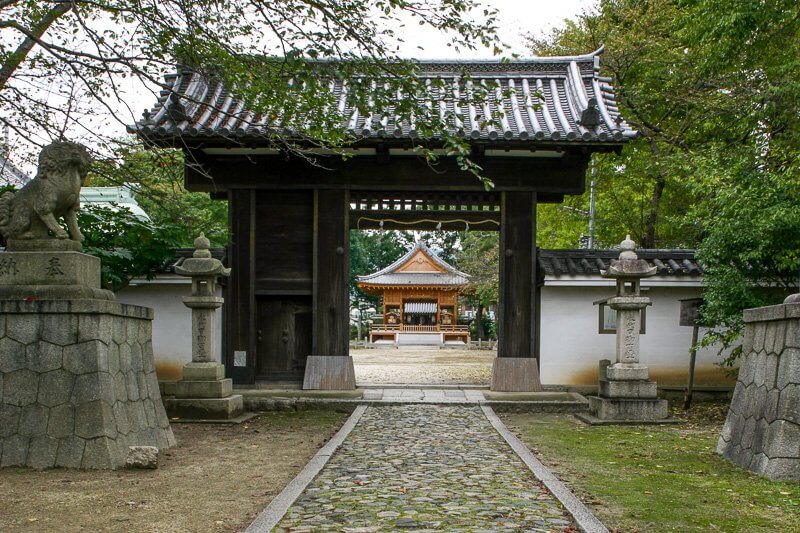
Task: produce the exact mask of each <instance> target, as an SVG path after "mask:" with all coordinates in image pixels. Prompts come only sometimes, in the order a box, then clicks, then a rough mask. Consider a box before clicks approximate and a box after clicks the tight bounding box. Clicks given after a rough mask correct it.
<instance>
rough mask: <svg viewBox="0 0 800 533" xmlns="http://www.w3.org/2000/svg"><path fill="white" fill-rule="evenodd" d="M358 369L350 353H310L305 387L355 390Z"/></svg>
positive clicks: (307, 388)
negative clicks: (326, 354) (354, 365)
mask: <svg viewBox="0 0 800 533" xmlns="http://www.w3.org/2000/svg"><path fill="white" fill-rule="evenodd" d="M355 388H356V371H355V368H354V367H353V358H352V357H350V356H349V355H328V356H325V355H309V356H308V358H307V359H306V371H305V376H304V378H303V389H306V390H355Z"/></svg>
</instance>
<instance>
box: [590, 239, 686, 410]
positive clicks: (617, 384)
mask: <svg viewBox="0 0 800 533" xmlns="http://www.w3.org/2000/svg"><path fill="white" fill-rule="evenodd" d="M635 247H636V244H635V243H634V242H633V241H632V240H631V238H630V235H629V236H628V237H627V238H626V239H625V240H624V241H622V243H621V244H620V250H621V253H620V255H619V259H618V260H614V261H612V262H611V266H610V268H609V269H608V270H607V271H604V272H602V274H603V277H607V278H614V279H616V280H617V294H616V296H614V297H613V298H609V299H608V301H607V303H608V306H609V307H610V308H611V309H613V310H614V311H615V312H616V313H617V343H616V345H617V346H616V348H617V349H616V352H617V353H616V361H615V362H614V363H611V362H610V361H607V360H603V361H601V362H600V384H599V394H598V396H590V397H589V410H590V413H591V414H590V415H588V416H587V415H578V418H580V419H581V420H583V421H585V422H588V423H590V424H614V423H630V422H648V423H657V422H672V420H670V419H668V418H667V416H668V413H667V407H668V405H667V401H666V400H661V399H659V398H658V396H657V384H656V382H655V381H650V380H649V379H648V378H649V375H648V369H647V366H646V365H643V364H642V363H641V362H640V360H639V357H640V356H639V332H640V329H641V316H642V310H643V309H644V308H645V307H647V306H648V305H650V298H648V297H646V296H642V295H641V290H640V281H641V278H645V277H649V276H653V275H655V274H656V268H655V267H652V266H650V265H649V264H648V263H647V261H645V260H643V259H639V257H638V256H637V255H636V253H635V252H634V249H635Z"/></svg>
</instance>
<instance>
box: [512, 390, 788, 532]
mask: <svg viewBox="0 0 800 533" xmlns="http://www.w3.org/2000/svg"><path fill="white" fill-rule="evenodd" d="M726 406H727V403H725V404H698V405H697V406H696V407H693V409H692V412H691V413H690V414H689V415H683V414H681V413H676V415H678V416H681V417H683V423H682V424H680V425H676V426H585V425H583V424H582V423H580V422H578V421H577V420H575V419H574V418H573V417H571V416H567V415H540V414H528V413H524V414H504V415H502V417H503V418H504V419H505V421H506V422H507V424H508V425H509V427H511V428H512V429H513V430H514V431H515V432H516V433H517V434H518V435H519V436H520V438H522V439H523V440H524V441H525V442H526V444H527V445H528V447H530V448H531V449H532V450H533V451H534V453H536V454H537V455H538V456H539V458H540V459H541V460H542V461H543V462H544V463H545V464H547V465H548V466H549V467H551V468H552V469H553V470H554V471H555V472H556V473H557V474H558V475H559V477H560V478H561V479H562V480H564V481H566V482H568V484H569V485H570V486H571V487H572V489H573V490H574V491H575V492H576V493H577V494H578V495H579V496H580V497H581V498H582V499H583V501H584V502H586V503H588V504H589V505H590V506H591V507H593V509H594V512H595V513H596V514H597V515H598V517H599V518H600V519H601V520H603V522H605V523H606V525H607V526H609V527H611V528H618V529H619V530H620V531H699V530H711V531H800V486H798V485H797V484H794V483H777V482H773V481H769V480H767V479H764V478H760V477H758V476H756V475H754V474H751V473H749V472H747V471H746V470H743V469H741V468H739V467H737V466H734V465H733V464H732V463H730V462H728V461H727V460H725V459H724V458H722V457H720V456H718V455H717V454H716V453H715V451H714V450H715V448H716V444H717V438H718V436H719V431H720V429H721V426H722V423H723V422H724V413H725V407H726Z"/></svg>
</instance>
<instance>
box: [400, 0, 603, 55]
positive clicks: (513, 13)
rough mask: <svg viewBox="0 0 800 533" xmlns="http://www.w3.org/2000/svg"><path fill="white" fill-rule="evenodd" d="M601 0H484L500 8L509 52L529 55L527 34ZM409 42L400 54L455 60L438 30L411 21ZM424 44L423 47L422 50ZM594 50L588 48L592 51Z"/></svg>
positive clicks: (474, 52)
mask: <svg viewBox="0 0 800 533" xmlns="http://www.w3.org/2000/svg"><path fill="white" fill-rule="evenodd" d="M598 1H599V0H484V2H483V3H484V4H486V5H487V6H490V7H494V8H496V9H497V10H498V21H497V22H498V24H497V26H498V34H499V36H500V38H501V39H502V41H503V42H504V43H506V44H507V45H508V46H509V47H510V48H509V49H508V50H507V51H506V52H507V54H511V53H519V54H522V55H530V53H529V52H527V50H526V49H525V47H524V39H523V36H524V35H525V34H527V33H533V34H534V35H537V34H538V35H541V34H543V33H546V32H548V30H550V29H552V28H553V27H556V26H560V25H561V22H562V21H563V20H564V19H571V18H574V17H575V16H576V15H578V14H579V13H581V12H583V11H584V10H587V9H590V8H593V7H595V6H596V5H597V3H598ZM403 33H404V38H405V39H406V45H405V46H404V47H403V48H402V49H401V54H402V55H403V56H406V57H413V58H416V59H454V58H455V57H456V54H455V52H454V51H453V49H452V48H450V47H448V46H447V44H446V43H447V40H446V39H445V38H444V37H443V36H442V35H440V34H438V33H437V32H436V31H434V30H432V29H430V28H427V27H422V26H419V25H416V24H409V25H408V26H407V27H406V30H405V31H404V32H403ZM417 46H422V47H423V48H424V50H419V49H418V48H417ZM592 51H593V50H586V52H587V53H588V52H592ZM491 57H492V53H491V51H490V50H482V51H479V50H472V51H467V52H464V53H463V58H464V59H473V58H474V59H484V58H491Z"/></svg>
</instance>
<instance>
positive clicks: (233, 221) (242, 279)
mask: <svg viewBox="0 0 800 533" xmlns="http://www.w3.org/2000/svg"><path fill="white" fill-rule="evenodd" d="M255 204H256V194H255V191H252V190H231V191H230V192H229V193H228V228H229V229H228V231H229V244H228V264H229V266H230V267H231V277H230V281H229V283H228V289H227V291H226V293H227V294H226V300H225V305H224V307H225V315H224V319H225V336H224V338H225V341H224V349H225V351H224V354H223V362H224V363H225V372H226V375H227V376H228V377H230V378H233V381H234V383H254V382H255V368H256V335H255V331H256V305H255V281H254V279H255V251H254V250H255V231H256V222H255V211H256V209H255ZM242 352H244V353H242ZM237 353H238V361H239V364H238V365H237V364H236V361H237ZM242 360H244V361H242ZM242 362H244V363H245V364H244V365H242Z"/></svg>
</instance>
